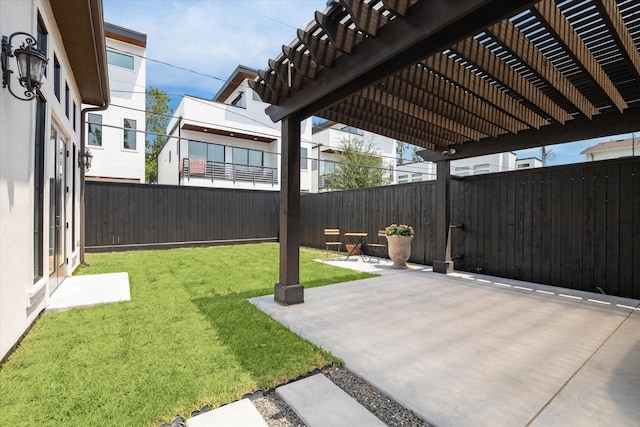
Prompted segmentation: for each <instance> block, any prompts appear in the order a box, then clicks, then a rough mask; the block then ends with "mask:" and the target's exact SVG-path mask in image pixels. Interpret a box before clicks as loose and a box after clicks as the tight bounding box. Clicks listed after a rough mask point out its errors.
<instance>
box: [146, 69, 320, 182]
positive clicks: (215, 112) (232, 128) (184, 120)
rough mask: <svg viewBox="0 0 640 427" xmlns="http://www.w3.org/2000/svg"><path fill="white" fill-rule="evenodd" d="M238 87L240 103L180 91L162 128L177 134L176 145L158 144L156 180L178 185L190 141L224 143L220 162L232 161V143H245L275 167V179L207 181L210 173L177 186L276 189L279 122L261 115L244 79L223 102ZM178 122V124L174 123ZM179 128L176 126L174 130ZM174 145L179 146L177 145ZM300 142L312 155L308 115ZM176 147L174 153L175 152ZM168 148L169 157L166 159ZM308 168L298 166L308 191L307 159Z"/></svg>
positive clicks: (260, 104) (242, 145)
mask: <svg viewBox="0 0 640 427" xmlns="http://www.w3.org/2000/svg"><path fill="white" fill-rule="evenodd" d="M239 92H243V103H242V105H243V107H239V106H233V105H229V104H226V103H220V102H215V101H210V100H206V99H202V98H197V97H193V96H184V97H183V98H182V100H181V101H180V104H179V105H178V107H177V108H176V110H175V112H174V114H173V117H172V119H171V120H170V122H169V124H168V126H167V132H171V131H172V130H173V133H172V136H173V137H175V138H176V140H177V137H178V135H179V136H180V140H181V142H180V144H179V146H178V144H177V143H173V142H172V143H167V144H165V146H164V147H163V149H162V151H161V153H160V156H159V158H158V183H159V184H168V185H175V184H178V182H177V181H178V180H177V176H178V171H179V170H180V164H181V163H180V162H181V161H182V159H184V158H187V157H189V140H193V141H200V142H207V143H214V144H220V145H224V146H225V162H226V163H232V162H233V158H232V157H233V156H232V152H233V147H240V148H248V149H252V150H259V151H262V152H263V153H264V154H263V166H264V167H267V168H274V169H276V170H275V172H274V173H275V176H276V178H277V182H276V183H275V184H274V185H272V184H269V183H259V182H258V183H253V182H247V181H235V182H234V181H232V180H224V179H216V180H211V179H210V178H204V177H195V176H191V177H190V178H188V179H187V178H184V179H181V180H180V182H179V185H189V186H202V187H216V188H243V189H257V190H273V191H279V190H280V155H281V143H280V137H281V131H280V123H273V122H272V121H271V119H270V118H269V117H268V116H267V115H266V114H265V112H264V110H265V108H266V107H267V104H265V103H263V102H262V101H260V100H259V99H255V98H254V96H253V91H252V90H251V89H250V88H249V87H248V84H247V81H246V80H245V81H244V82H243V83H242V84H241V85H240V86H239V87H238V88H237V89H236V90H235V91H234V92H232V93H231V95H230V96H229V97H228V98H227V102H231V101H233V100H234V99H235V98H236V97H237V95H238V93H239ZM178 121H179V126H178V127H176V124H177V123H178ZM185 125H187V126H189V125H191V126H198V127H206V128H212V129H216V130H218V131H225V132H228V133H229V134H233V136H228V135H218V134H213V133H208V132H204V131H195V130H188V129H182V127H184V126H185ZM178 128H180V129H179V130H178ZM237 134H245V135H251V136H257V137H265V138H269V139H273V142H260V141H255V140H252V139H247V138H240V137H238V135H237ZM178 147H179V149H178ZM301 147H303V148H306V149H307V156H311V152H312V150H311V147H312V142H311V120H310V119H308V120H305V121H303V122H302V123H301ZM178 151H179V155H178ZM169 152H171V162H169ZM307 166H308V167H307V169H306V170H301V173H300V188H301V191H310V190H311V177H312V173H311V161H310V160H309V161H308V162H307Z"/></svg>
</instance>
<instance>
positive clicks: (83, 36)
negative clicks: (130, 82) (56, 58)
mask: <svg viewBox="0 0 640 427" xmlns="http://www.w3.org/2000/svg"><path fill="white" fill-rule="evenodd" d="M51 9H52V11H53V15H54V17H55V20H56V23H57V25H58V28H59V30H60V35H61V36H62V43H63V44H64V49H65V51H66V54H67V57H68V58H69V63H70V64H71V69H72V70H73V75H74V77H75V80H76V83H77V85H78V89H79V92H80V98H81V99H82V102H83V103H85V104H91V105H98V106H105V105H108V104H109V102H110V101H111V97H110V94H109V75H108V68H107V51H106V44H105V38H104V17H103V14H102V0H87V1H82V2H70V1H52V2H51Z"/></svg>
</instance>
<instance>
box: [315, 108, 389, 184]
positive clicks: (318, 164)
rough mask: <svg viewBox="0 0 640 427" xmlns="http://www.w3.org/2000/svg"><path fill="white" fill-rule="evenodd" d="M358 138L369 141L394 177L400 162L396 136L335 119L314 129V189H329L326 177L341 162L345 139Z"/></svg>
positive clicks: (367, 142) (365, 141)
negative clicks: (397, 158) (373, 131)
mask: <svg viewBox="0 0 640 427" xmlns="http://www.w3.org/2000/svg"><path fill="white" fill-rule="evenodd" d="M354 138H357V139H360V140H362V141H363V142H364V143H365V144H369V145H370V146H371V148H372V151H373V153H374V154H376V155H378V156H380V157H381V158H382V165H383V166H382V167H383V168H384V169H386V170H388V175H387V176H388V178H389V181H390V182H391V181H392V180H393V171H394V167H395V164H396V145H397V141H396V140H395V139H391V138H388V137H386V136H381V135H377V134H374V133H371V132H369V131H365V130H361V129H357V128H354V127H353V126H345V125H343V124H340V123H336V122H332V121H324V122H322V123H321V124H319V125H317V126H314V128H313V143H314V145H313V150H312V152H311V158H312V159H313V160H312V168H311V169H312V190H311V191H312V192H314V193H317V192H318V191H322V190H324V189H326V186H325V177H326V176H327V175H329V174H330V173H331V172H333V171H334V170H335V167H336V165H337V164H338V156H337V153H339V152H340V149H341V148H342V145H343V142H344V141H349V140H352V139H354Z"/></svg>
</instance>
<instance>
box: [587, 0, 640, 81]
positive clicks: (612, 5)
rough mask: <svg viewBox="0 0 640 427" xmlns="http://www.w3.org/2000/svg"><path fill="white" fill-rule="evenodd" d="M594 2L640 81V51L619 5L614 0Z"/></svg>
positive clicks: (597, 0) (596, 0)
mask: <svg viewBox="0 0 640 427" xmlns="http://www.w3.org/2000/svg"><path fill="white" fill-rule="evenodd" d="M594 4H595V5H596V9H597V10H598V12H600V16H601V17H602V19H603V20H604V22H605V25H606V26H607V28H608V29H609V32H610V34H611V37H612V38H613V41H614V43H616V45H617V46H618V49H619V50H620V53H621V54H622V55H623V57H624V58H625V61H626V62H627V63H629V65H630V68H631V70H632V72H633V74H635V77H636V79H637V80H638V81H640V52H638V49H637V48H636V46H635V43H634V42H633V38H632V37H631V34H630V33H629V30H628V29H627V27H626V26H625V24H624V20H623V19H622V15H621V14H620V9H619V8H618V5H617V4H616V2H615V1H613V0H594Z"/></svg>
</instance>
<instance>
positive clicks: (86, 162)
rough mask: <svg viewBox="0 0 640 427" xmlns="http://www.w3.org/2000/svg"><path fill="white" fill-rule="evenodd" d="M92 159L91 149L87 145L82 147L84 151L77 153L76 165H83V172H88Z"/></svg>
mask: <svg viewBox="0 0 640 427" xmlns="http://www.w3.org/2000/svg"><path fill="white" fill-rule="evenodd" d="M92 160H93V154H91V150H89V149H88V148H87V147H85V148H84V151H83V152H82V153H80V154H78V166H79V167H84V170H85V172H88V171H89V169H91V161H92Z"/></svg>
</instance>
